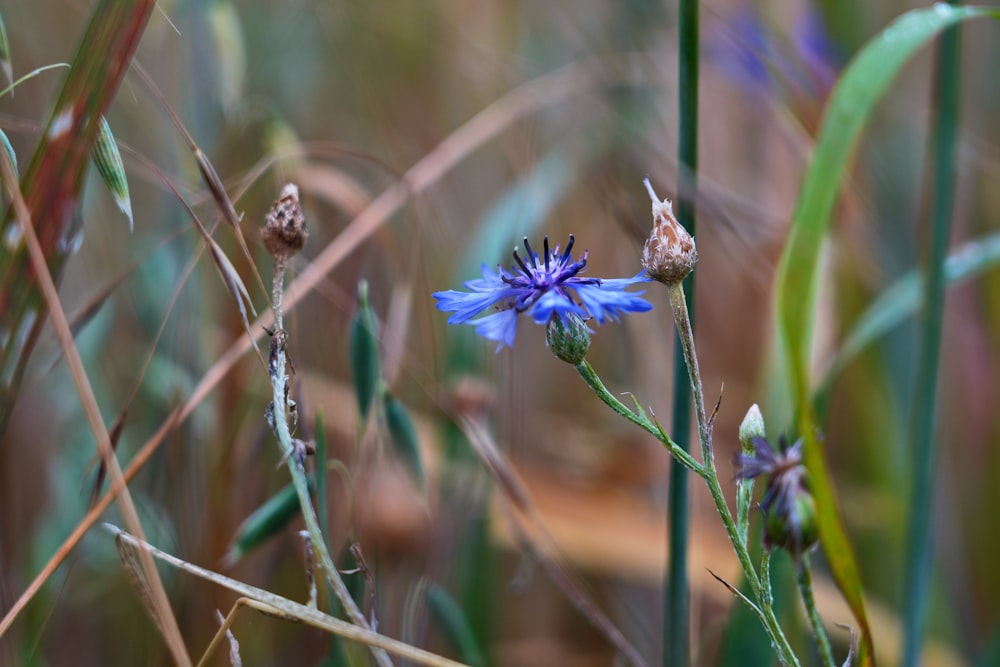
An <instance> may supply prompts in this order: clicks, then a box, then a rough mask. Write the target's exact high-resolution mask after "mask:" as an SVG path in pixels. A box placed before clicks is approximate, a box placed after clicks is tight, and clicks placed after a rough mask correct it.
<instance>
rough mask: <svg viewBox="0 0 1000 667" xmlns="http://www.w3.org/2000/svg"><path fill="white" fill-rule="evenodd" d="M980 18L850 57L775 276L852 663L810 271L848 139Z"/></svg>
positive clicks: (847, 583)
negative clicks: (812, 364)
mask: <svg viewBox="0 0 1000 667" xmlns="http://www.w3.org/2000/svg"><path fill="white" fill-rule="evenodd" d="M980 16H994V17H997V16H1000V12H996V11H990V10H987V9H981V8H972V7H964V8H954V7H949V6H947V5H942V4H940V3H939V4H936V5H935V6H934V7H931V8H927V9H918V10H913V11H911V12H908V13H907V14H904V15H903V16H902V17H900V18H899V19H897V20H896V21H895V22H893V24H892V25H890V26H889V27H888V28H886V29H885V30H884V31H883V32H882V33H880V34H879V35H877V36H876V37H875V38H874V39H873V40H872V41H871V42H869V43H868V45H867V46H865V48H864V49H863V50H862V51H861V52H860V53H859V54H858V55H857V57H855V58H854V60H853V61H852V62H851V64H850V65H849V66H848V68H847V70H846V71H845V72H844V74H843V76H842V77H841V79H840V81H839V82H838V84H837V86H836V88H835V89H834V91H833V94H832V96H831V100H830V103H829V105H828V107H827V110H826V113H825V116H824V119H823V126H822V129H821V132H820V137H819V141H818V144H817V146H816V149H815V152H814V154H813V158H812V161H811V163H810V165H809V168H808V170H807V172H806V174H805V178H804V180H803V183H802V186H801V189H800V191H799V199H798V203H797V205H796V209H795V214H794V217H793V220H792V227H791V229H790V233H789V238H788V243H787V244H786V246H785V249H784V252H783V254H782V258H781V264H780V267H779V275H778V309H777V319H778V322H777V328H778V333H779V339H780V341H781V346H782V347H781V352H782V353H783V354H784V355H785V356H786V359H785V361H786V362H787V364H786V368H787V373H788V381H789V384H790V386H791V391H792V396H793V397H794V400H795V403H796V406H797V409H796V414H797V422H798V423H797V425H798V430H799V433H800V435H801V436H802V437H804V438H805V440H806V444H805V450H804V453H805V456H804V459H805V463H806V465H807V466H808V468H809V470H810V474H811V477H812V484H813V491H814V494H815V497H816V500H817V505H818V506H819V508H820V511H819V524H820V534H821V536H822V545H823V551H824V553H825V554H826V557H827V560H828V562H829V564H830V570H831V573H832V574H833V577H834V579H835V580H836V582H837V585H838V586H839V587H840V590H841V592H842V593H843V595H844V597H845V599H846V601H847V603H848V605H849V606H850V607H851V611H852V612H853V613H854V615H855V618H856V619H857V622H858V624H859V626H860V627H861V634H862V642H861V647H860V649H861V650H860V652H859V656H858V663H859V664H862V665H866V664H871V661H872V657H871V656H872V653H873V650H872V649H873V646H872V635H871V630H870V628H869V625H868V619H867V614H866V613H865V608H864V602H863V601H862V597H861V579H860V576H859V574H858V569H857V563H856V561H855V558H854V555H853V551H852V549H851V546H850V543H849V542H848V539H847V535H846V531H845V529H844V526H843V523H842V522H841V519H840V516H839V514H838V512H837V508H836V504H835V501H834V493H833V485H832V482H831V479H830V475H829V472H828V471H827V469H826V463H825V461H824V458H823V453H822V451H821V447H820V444H819V441H818V438H817V436H816V418H815V413H814V409H813V403H812V399H811V391H812V385H811V381H810V378H809V350H810V346H811V341H812V329H813V310H814V305H815V298H816V288H817V269H816V267H817V265H818V260H819V255H820V251H821V249H822V245H823V241H824V239H825V237H826V234H827V230H828V229H829V226H830V214H831V212H832V210H833V206H834V203H835V201H836V197H837V192H838V191H839V189H840V180H841V176H842V174H843V172H844V170H845V169H846V167H847V163H848V159H849V157H850V154H851V151H852V148H853V146H854V142H855V140H856V139H857V138H858V135H859V134H860V132H861V129H862V128H863V127H864V125H865V123H866V121H867V120H868V118H869V117H870V116H871V113H872V111H873V109H874V107H875V104H876V103H877V102H878V100H879V99H881V97H882V95H883V94H884V93H885V91H886V89H887V88H888V87H889V84H890V83H891V82H892V80H893V78H894V77H895V76H896V74H897V73H898V72H899V70H900V69H901V68H902V66H903V65H904V64H905V63H906V62H907V61H908V60H909V59H910V57H911V56H912V55H913V54H914V53H915V52H916V51H917V50H918V49H919V48H920V47H922V46H924V45H925V44H927V43H928V42H929V41H930V40H931V39H933V38H934V37H935V36H936V35H937V34H938V33H939V32H940V31H941V30H943V29H945V28H947V27H949V26H951V25H955V24H957V23H959V22H960V21H963V20H966V19H970V18H976V17H980Z"/></svg>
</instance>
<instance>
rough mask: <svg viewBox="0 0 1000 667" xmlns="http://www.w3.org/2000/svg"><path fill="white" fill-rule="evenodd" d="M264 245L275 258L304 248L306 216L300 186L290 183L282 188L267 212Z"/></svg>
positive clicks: (283, 256)
mask: <svg viewBox="0 0 1000 667" xmlns="http://www.w3.org/2000/svg"><path fill="white" fill-rule="evenodd" d="M262 236H263V239H264V247H265V248H267V251H268V252H269V253H271V256H272V257H274V258H275V259H282V260H284V259H287V258H289V257H291V256H292V255H294V254H295V253H297V252H298V251H299V250H302V246H304V245H305V243H306V239H307V238H308V237H309V234H308V232H306V216H305V214H303V213H302V207H301V206H300V205H299V188H298V187H297V186H296V185H294V184H292V183H289V184H287V185H286V186H285V187H284V188H282V190H281V198H280V199H278V201H276V202H274V206H272V207H271V211H270V212H269V213H268V214H267V220H265V222H264V230H263V232H262Z"/></svg>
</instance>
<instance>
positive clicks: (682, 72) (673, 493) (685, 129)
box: [663, 0, 699, 667]
mask: <svg viewBox="0 0 1000 667" xmlns="http://www.w3.org/2000/svg"><path fill="white" fill-rule="evenodd" d="M698 5H699V3H698V0H680V5H679V7H678V16H677V23H678V31H679V43H678V63H679V68H678V109H677V116H678V146H677V162H678V164H679V166H680V176H679V179H678V180H679V183H678V194H679V197H678V201H677V220H678V222H680V224H681V225H683V226H684V227H685V229H687V231H688V233H689V234H691V235H692V236H694V232H695V206H694V201H695V198H694V192H695V190H696V180H695V179H696V178H697V169H698V66H699V63H698V46H699V28H698V19H699V16H698ZM693 294H694V276H693V275H692V276H691V277H690V279H689V280H688V281H687V289H686V295H685V297H686V299H687V300H688V301H690V300H691V298H692V295H693ZM679 357H680V355H679V354H675V355H674V404H673V411H672V412H673V420H672V421H671V423H672V424H673V431H674V436H675V437H676V438H677V444H678V445H679V446H680V447H681V448H682V449H684V450H685V451H690V439H691V436H690V433H691V427H690V423H691V407H690V405H691V392H690V391H689V390H688V384H687V382H686V381H685V378H684V369H683V368H682V366H681V363H680V358H679ZM688 486H689V484H688V475H687V470H685V469H684V468H683V467H681V466H679V465H676V464H674V465H672V466H671V468H670V499H669V505H668V507H669V513H670V519H669V522H670V523H669V525H668V531H669V535H670V537H669V546H670V551H669V553H670V557H669V559H668V563H667V576H666V587H667V590H666V591H665V592H664V599H665V601H666V602H665V609H664V619H663V623H664V626H665V627H664V630H665V639H664V642H665V650H664V652H663V664H664V666H665V667H670V666H671V665H677V666H678V667H686V665H688V664H690V662H691V659H690V650H689V647H688V634H689V618H688V616H689V611H690V610H689V609H688V598H689V593H688V575H687V570H688V540H689V532H690V527H689V525H688V524H689V522H690V520H691V519H690V502H689V498H688Z"/></svg>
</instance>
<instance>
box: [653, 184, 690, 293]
mask: <svg viewBox="0 0 1000 667" xmlns="http://www.w3.org/2000/svg"><path fill="white" fill-rule="evenodd" d="M643 184H644V185H645V186H646V190H647V191H648V192H649V198H650V199H652V200H653V230H652V231H651V232H650V233H649V238H648V239H646V245H645V247H643V249H642V268H644V269H646V273H648V274H649V276H650V277H651V278H652V279H653V280H656V281H659V282H661V283H663V284H664V285H676V284H678V283H680V282H681V281H682V280H684V278H686V277H687V274H689V273H691V269H693V268H694V264H695V262H697V261H698V251H697V249H696V248H695V245H694V238H693V237H692V236H691V235H690V234H688V231H687V230H686V229H684V227H682V226H681V223H679V222H677V218H675V217H674V207H673V206H672V205H671V203H670V200H668V199H664V200H662V201H661V200H660V198H659V197H657V196H656V192H654V191H653V186H652V185H651V184H650V182H649V179H648V178H647V179H645V180H644V181H643Z"/></svg>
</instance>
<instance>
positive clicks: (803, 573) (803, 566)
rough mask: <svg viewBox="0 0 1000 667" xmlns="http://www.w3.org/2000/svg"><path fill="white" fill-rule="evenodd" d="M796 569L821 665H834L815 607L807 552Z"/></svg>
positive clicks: (827, 638) (824, 666) (821, 620)
mask: <svg viewBox="0 0 1000 667" xmlns="http://www.w3.org/2000/svg"><path fill="white" fill-rule="evenodd" d="M796 570H797V572H796V575H797V579H798V582H799V593H800V594H801V595H802V602H803V604H805V606H806V613H807V614H808V615H809V624H810V625H811V626H812V630H813V634H814V635H815V636H816V641H817V642H818V643H819V654H820V657H821V658H822V659H823V667H836V663H835V662H834V661H833V649H831V648H830V638H829V637H828V636H827V634H826V628H824V627H823V619H822V618H820V616H819V610H818V609H817V608H816V598H815V597H813V586H812V563H811V562H810V561H809V554H802V556H801V557H800V559H799V562H798V563H797V565H796Z"/></svg>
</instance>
